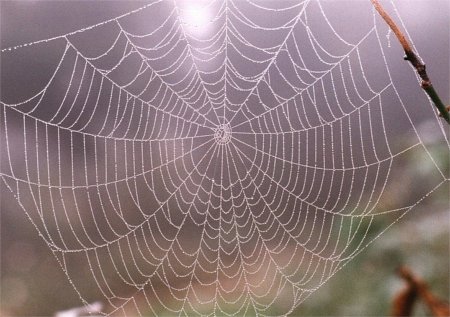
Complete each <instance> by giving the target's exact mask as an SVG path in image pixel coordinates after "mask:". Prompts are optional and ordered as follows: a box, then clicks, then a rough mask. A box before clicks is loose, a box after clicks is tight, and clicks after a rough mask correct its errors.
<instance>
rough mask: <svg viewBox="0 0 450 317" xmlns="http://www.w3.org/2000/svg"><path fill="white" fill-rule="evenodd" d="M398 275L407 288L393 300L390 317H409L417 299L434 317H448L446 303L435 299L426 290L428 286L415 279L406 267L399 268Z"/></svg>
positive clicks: (449, 309) (449, 310)
mask: <svg viewBox="0 0 450 317" xmlns="http://www.w3.org/2000/svg"><path fill="white" fill-rule="evenodd" d="M398 274H399V275H400V277H402V278H403V279H404V280H405V281H406V282H407V286H406V288H405V289H404V290H402V291H401V292H400V293H399V294H398V295H397V296H396V297H395V299H394V302H393V307H392V316H395V317H399V316H411V314H412V308H413V306H414V303H415V301H416V299H417V298H419V297H420V298H421V299H422V300H423V301H424V302H425V304H426V305H427V307H428V309H429V310H430V311H431V313H432V314H433V316H435V317H448V316H450V306H449V304H448V303H446V302H444V301H442V300H440V299H439V298H437V297H436V296H435V295H434V294H433V293H431V291H430V290H429V289H428V285H427V284H426V283H425V282H424V281H422V280H421V279H419V278H418V277H416V276H415V275H414V274H413V273H412V272H411V270H410V269H408V268H407V267H401V268H400V269H399V270H398Z"/></svg>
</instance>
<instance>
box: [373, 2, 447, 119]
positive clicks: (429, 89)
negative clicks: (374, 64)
mask: <svg viewBox="0 0 450 317" xmlns="http://www.w3.org/2000/svg"><path fill="white" fill-rule="evenodd" d="M370 1H372V4H373V6H374V7H375V9H376V10H377V11H378V13H379V14H380V15H381V17H382V18H383V20H384V21H385V22H386V23H387V25H389V27H390V28H391V30H392V32H394V34H395V36H396V37H397V39H398V41H399V42H400V44H401V45H402V47H403V50H404V51H405V57H404V59H405V60H407V61H409V62H410V63H411V65H412V66H413V67H414V68H415V69H416V71H417V74H418V75H419V77H420V78H421V79H422V83H421V87H422V88H423V90H425V92H426V93H427V95H428V96H429V97H430V99H431V100H432V101H433V103H434V105H435V106H436V108H437V109H438V110H439V112H440V115H439V116H440V117H443V118H444V119H445V121H447V123H448V124H450V116H449V113H448V110H449V108H450V106H445V105H444V103H443V102H442V100H441V99H440V98H439V95H438V94H437V92H436V90H435V89H434V87H433V85H432V84H431V81H430V78H429V77H428V74H427V71H426V67H425V64H424V63H422V62H421V60H420V59H419V57H418V56H417V54H416V53H415V52H414V50H413V49H412V47H411V45H410V44H409V42H408V40H407V39H406V37H405V35H404V34H403V32H402V31H401V30H400V29H399V27H398V26H397V24H395V22H394V20H392V18H391V17H390V16H389V15H388V14H387V12H386V11H385V10H384V9H383V7H382V6H381V5H380V3H379V2H378V0H370Z"/></svg>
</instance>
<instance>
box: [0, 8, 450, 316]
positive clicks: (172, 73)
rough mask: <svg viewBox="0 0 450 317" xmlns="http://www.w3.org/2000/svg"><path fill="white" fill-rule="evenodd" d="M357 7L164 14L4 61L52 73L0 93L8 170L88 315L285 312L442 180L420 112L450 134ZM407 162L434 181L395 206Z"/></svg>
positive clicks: (37, 45)
mask: <svg viewBox="0 0 450 317" xmlns="http://www.w3.org/2000/svg"><path fill="white" fill-rule="evenodd" d="M367 2H369V1H367ZM366 8H367V12H360V14H361V17H358V18H357V17H355V16H354V15H353V16H351V15H349V14H347V15H346V14H345V12H343V10H339V9H340V7H339V5H336V2H334V3H333V2H323V3H322V2H321V1H313V0H311V1H309V0H305V1H272V2H270V1H256V0H240V1H236V0H226V1H211V2H198V1H197V2H192V3H191V2H182V1H178V2H173V1H153V2H150V3H148V4H147V5H145V6H143V7H141V8H139V9H137V10H134V11H131V12H128V13H127V14H124V15H122V16H120V17H117V18H114V19H111V20H108V21H104V22H101V23H99V24H97V25H93V26H90V27H86V28H82V29H79V30H76V31H74V32H72V33H68V34H65V35H62V36H57V37H54V38H50V39H48V40H42V41H37V42H33V43H28V44H23V45H18V46H15V47H10V48H6V49H4V50H2V62H3V63H14V60H15V63H17V65H18V66H17V67H19V66H20V65H19V64H21V63H23V61H24V59H23V56H30V55H27V54H31V53H32V54H33V55H32V56H33V58H31V59H30V58H28V61H27V62H26V63H28V64H30V63H31V64H33V63H36V64H38V63H39V62H40V60H42V59H46V60H52V61H53V64H52V65H53V66H52V67H51V69H50V70H49V69H48V67H47V68H46V69H47V72H48V74H43V75H42V76H47V77H46V80H45V83H44V84H42V85H41V86H40V87H39V88H38V89H35V91H32V92H30V91H27V93H28V95H26V96H24V95H23V94H22V95H21V96H17V95H14V94H12V93H9V94H8V93H7V92H6V93H4V94H3V96H2V102H1V107H2V110H1V116H2V120H1V121H2V144H3V145H2V148H3V149H2V169H1V177H2V181H3V185H4V186H5V187H6V188H7V189H9V191H11V192H12V194H13V195H14V197H15V198H16V199H17V201H18V203H19V204H20V206H21V207H22V209H23V211H24V212H25V213H26V215H27V216H28V218H29V220H30V221H31V222H32V224H33V225H34V226H35V227H36V229H37V231H38V233H39V235H40V237H41V238H42V239H43V240H44V241H45V243H46V244H47V245H48V247H49V249H50V250H51V252H52V253H53V254H54V256H55V258H56V260H57V262H58V263H59V265H60V266H61V268H62V270H63V271H64V272H65V274H66V275H67V278H68V281H69V282H70V284H71V285H72V286H73V288H74V289H75V290H76V292H77V294H78V295H79V296H80V298H81V300H82V301H83V303H88V302H92V301H101V302H103V303H104V304H105V305H106V306H105V310H104V311H103V314H105V315H108V316H109V315H114V316H124V315H126V316H142V315H160V314H169V315H181V316H195V315H237V316H242V315H261V316H264V315H286V314H290V313H291V312H292V311H293V310H294V309H295V308H297V307H298V306H299V305H300V304H301V303H302V302H303V301H304V300H305V299H306V298H307V297H308V296H310V295H311V294H312V293H313V292H314V291H316V290H317V289H318V288H320V286H321V285H323V284H324V283H325V282H326V281H327V280H328V279H329V278H330V277H331V276H333V275H334V274H335V273H336V272H337V271H338V270H340V269H341V268H342V267H343V266H344V265H345V264H346V263H347V262H349V261H351V260H352V259H353V258H354V257H355V256H356V255H357V254H358V253H360V252H361V251H362V250H363V249H364V248H365V247H366V246H367V245H368V244H370V242H371V241H373V240H374V239H376V238H377V237H378V236H379V234H381V233H382V232H383V231H384V230H385V229H386V227H383V228H375V229H374V228H373V226H371V225H372V224H373V223H374V222H375V221H376V220H377V219H378V218H381V217H387V218H389V225H388V226H387V227H389V226H390V225H391V224H393V223H395V222H397V221H398V220H399V219H400V218H401V217H403V215H405V214H406V213H408V212H409V211H410V210H412V209H414V207H416V206H417V205H418V204H420V203H421V201H422V200H423V199H425V197H427V196H428V195H429V194H430V193H432V192H434V191H435V190H437V189H438V188H439V187H440V186H442V185H444V184H448V175H446V174H445V168H444V167H443V166H440V165H439V164H438V163H437V162H436V161H435V158H433V156H432V155H431V154H430V152H429V151H428V149H427V146H426V144H425V141H424V138H423V136H422V135H421V134H420V131H419V129H418V128H417V126H416V122H418V121H416V120H417V118H414V117H413V116H411V108H412V107H417V108H421V109H422V108H424V109H426V113H427V114H429V116H430V118H431V119H430V120H431V122H433V124H435V125H436V129H435V130H434V131H435V134H436V133H437V134H438V135H439V136H438V137H439V138H441V139H442V142H444V143H445V144H446V145H447V146H448V141H447V136H446V132H445V127H444V126H443V125H442V122H440V121H439V119H438V118H437V115H434V112H433V111H434V110H433V107H432V105H431V104H420V105H414V104H410V105H405V103H404V102H403V96H401V93H400V92H399V90H398V89H397V86H396V84H395V79H394V75H393V74H392V71H391V69H393V68H395V67H398V65H397V64H400V63H404V62H402V61H401V55H398V53H399V52H400V54H401V50H400V49H399V48H398V47H394V46H395V45H396V43H394V39H391V38H390V36H389V32H388V30H387V28H386V26H385V25H384V23H383V22H382V21H381V20H380V19H379V18H378V16H377V15H376V14H375V12H373V10H372V9H371V7H370V4H369V3H368V5H367V6H366ZM350 18H355V21H357V22H355V23H353V24H352V25H353V26H352V27H351V28H348V27H346V26H345V25H344V26H342V25H341V24H343V23H341V22H342V21H343V20H345V19H350ZM396 18H399V17H398V16H397V17H396ZM399 21H401V20H399ZM391 42H392V43H391ZM391 46H393V48H391ZM394 49H395V50H396V55H395V58H394V59H390V58H389V54H388V53H387V52H388V51H389V50H394ZM25 52H28V53H25ZM46 52H47V53H46ZM48 52H50V53H48ZM30 60H31V61H30ZM393 60H395V63H394V62H393ZM396 63H397V64H396ZM28 64H27V65H28ZM401 65H404V64H401ZM407 73H408V74H410V76H412V77H414V75H413V72H412V71H410V70H409V72H407ZM28 75H29V76H32V75H30V74H28ZM28 75H24V76H28ZM2 80H3V81H8V78H3V79H2ZM411 89H419V88H418V86H417V83H416V82H415V80H414V85H412V86H411ZM11 96H14V97H11ZM402 133H404V134H405V135H408V136H409V137H408V138H407V139H404V140H403V141H402V142H400V141H399V138H398V136H399V135H402ZM410 153H420V154H422V155H423V156H424V157H425V158H426V161H427V162H429V163H430V166H431V169H429V171H428V174H427V176H426V178H427V183H426V184H427V185H426V186H425V187H426V189H421V190H417V191H415V192H414V195H412V196H411V197H409V200H408V201H407V203H404V202H402V203H398V202H396V199H395V193H392V191H391V189H392V186H393V185H392V184H395V183H396V182H397V184H398V182H399V180H398V179H396V178H397V174H396V172H395V171H396V167H398V166H399V165H401V164H402V162H403V161H402V160H403V157H404V156H405V155H408V154H410ZM419 174H420V173H418V174H417V175H413V176H411V179H408V180H406V181H407V182H410V183H415V182H421V181H422V178H421V177H424V176H423V175H422V176H420V175H419ZM401 182H402V180H400V184H401ZM397 186H398V185H397ZM80 270H85V272H86V273H85V274H82V275H81V276H80V274H78V272H79V271H80ZM355 278H357V277H355Z"/></svg>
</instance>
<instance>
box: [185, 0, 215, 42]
mask: <svg viewBox="0 0 450 317" xmlns="http://www.w3.org/2000/svg"><path fill="white" fill-rule="evenodd" d="M181 14H182V20H183V22H184V23H185V24H186V27H187V29H188V30H189V31H190V32H191V33H197V34H199V33H205V32H206V31H207V30H208V28H209V22H210V21H211V17H210V12H209V8H208V6H207V5H205V4H204V3H203V2H201V3H199V2H198V1H196V2H188V3H186V4H185V5H184V7H183V9H182V12H181Z"/></svg>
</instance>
